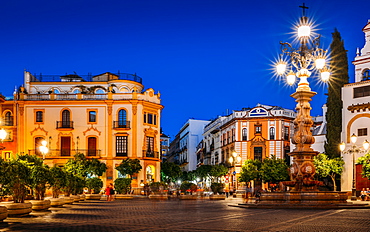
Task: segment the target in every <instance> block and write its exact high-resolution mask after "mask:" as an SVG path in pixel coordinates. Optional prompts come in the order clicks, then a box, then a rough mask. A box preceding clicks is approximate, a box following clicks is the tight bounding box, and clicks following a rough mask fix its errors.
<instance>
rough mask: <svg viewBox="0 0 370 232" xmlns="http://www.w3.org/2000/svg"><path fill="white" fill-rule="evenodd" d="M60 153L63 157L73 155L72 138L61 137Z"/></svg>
mask: <svg viewBox="0 0 370 232" xmlns="http://www.w3.org/2000/svg"><path fill="white" fill-rule="evenodd" d="M60 141H61V142H60V153H61V156H70V155H71V137H68V136H62V137H60Z"/></svg>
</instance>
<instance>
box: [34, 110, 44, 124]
mask: <svg viewBox="0 0 370 232" xmlns="http://www.w3.org/2000/svg"><path fill="white" fill-rule="evenodd" d="M36 122H44V112H43V111H36Z"/></svg>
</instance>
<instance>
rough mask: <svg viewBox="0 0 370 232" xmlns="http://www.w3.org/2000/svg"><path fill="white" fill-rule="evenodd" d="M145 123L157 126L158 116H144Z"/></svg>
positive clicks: (149, 114)
mask: <svg viewBox="0 0 370 232" xmlns="http://www.w3.org/2000/svg"><path fill="white" fill-rule="evenodd" d="M144 123H148V124H152V125H157V115H156V114H151V113H145V114H144Z"/></svg>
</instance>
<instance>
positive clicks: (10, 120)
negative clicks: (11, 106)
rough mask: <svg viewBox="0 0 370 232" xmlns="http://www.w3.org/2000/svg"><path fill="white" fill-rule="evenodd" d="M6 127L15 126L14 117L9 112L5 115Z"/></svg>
mask: <svg viewBox="0 0 370 232" xmlns="http://www.w3.org/2000/svg"><path fill="white" fill-rule="evenodd" d="M4 119H5V124H4V125H5V126H13V116H12V113H10V112H9V111H8V112H6V113H5V118H4Z"/></svg>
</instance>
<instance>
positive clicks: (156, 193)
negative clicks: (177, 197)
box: [149, 182, 168, 200]
mask: <svg viewBox="0 0 370 232" xmlns="http://www.w3.org/2000/svg"><path fill="white" fill-rule="evenodd" d="M149 188H150V192H151V194H150V195H149V199H154V200H167V199H168V195H167V191H165V190H166V189H167V184H166V183H164V182H152V183H150V185H149Z"/></svg>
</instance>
